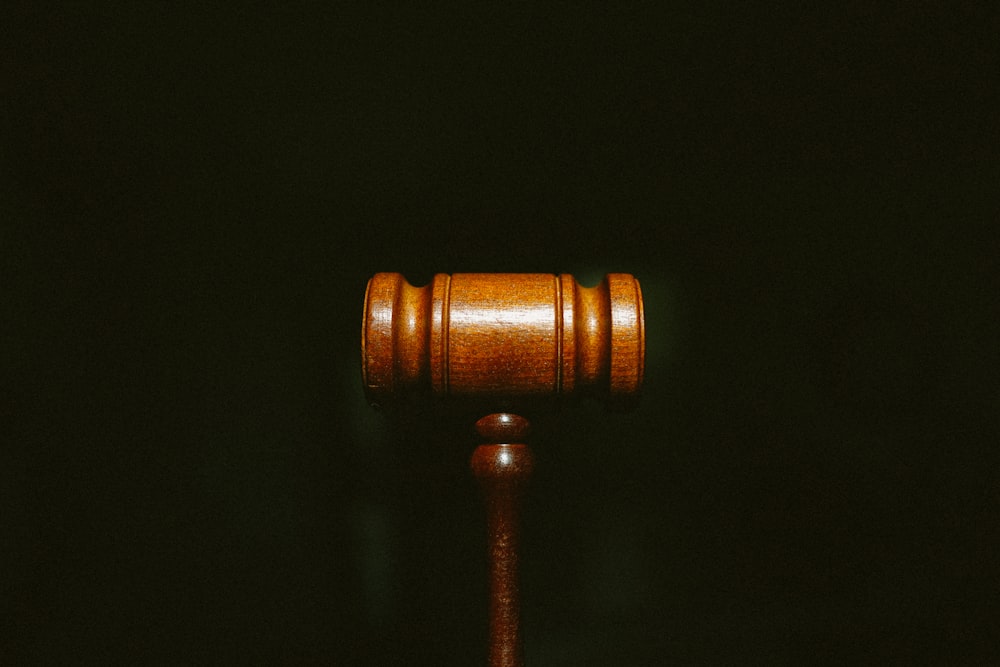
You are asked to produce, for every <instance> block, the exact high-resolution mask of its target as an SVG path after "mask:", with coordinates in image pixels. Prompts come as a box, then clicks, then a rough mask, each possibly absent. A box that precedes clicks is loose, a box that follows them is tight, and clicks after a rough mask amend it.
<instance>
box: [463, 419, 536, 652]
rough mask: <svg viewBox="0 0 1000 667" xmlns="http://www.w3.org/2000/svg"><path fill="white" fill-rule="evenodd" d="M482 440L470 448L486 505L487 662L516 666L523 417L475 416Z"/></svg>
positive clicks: (525, 455)
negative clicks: (488, 596)
mask: <svg viewBox="0 0 1000 667" xmlns="http://www.w3.org/2000/svg"><path fill="white" fill-rule="evenodd" d="M476 430H477V431H478V432H479V435H480V437H481V438H483V440H484V442H485V444H482V445H480V446H479V447H477V448H476V450H475V452H473V454H472V460H471V467H472V472H473V474H474V475H475V476H476V479H478V480H479V485H480V488H481V489H482V493H483V500H484V502H485V505H486V520H487V543H488V554H489V581H490V643H489V661H488V663H487V664H488V665H489V667H521V666H522V665H523V664H524V650H523V644H522V641H521V618H520V587H519V581H518V543H519V542H520V505H521V500H522V498H523V495H524V490H525V487H526V485H527V483H528V480H529V479H530V477H531V473H532V470H533V468H534V456H533V455H532V452H531V450H530V449H529V448H528V446H527V445H525V444H524V439H525V437H526V436H527V434H528V420H527V419H524V418H523V417H520V416H518V415H513V414H509V413H498V414H491V415H487V416H486V417H483V418H482V419H480V420H479V421H478V422H476Z"/></svg>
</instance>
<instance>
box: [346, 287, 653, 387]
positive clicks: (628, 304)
mask: <svg viewBox="0 0 1000 667" xmlns="http://www.w3.org/2000/svg"><path fill="white" fill-rule="evenodd" d="M361 348H362V368H363V376H364V385H365V390H366V392H367V395H368V397H369V400H371V401H372V402H375V403H384V402H389V401H391V400H392V399H393V398H398V397H401V396H403V395H406V394H410V393H419V392H425V393H430V394H434V395H438V396H471V397H479V398H494V397H496V398H503V397H531V396H539V397H540V396H555V395H571V394H576V395H593V396H605V397H609V398H611V399H613V400H617V399H622V398H627V397H635V396H637V395H638V393H639V391H640V389H641V388H642V381H643V367H644V361H645V331H644V322H643V307H642V292H641V289H640V287H639V282H638V281H637V280H636V279H635V278H633V277H632V276H631V275H628V274H624V273H611V274H608V275H607V276H605V278H604V280H603V281H602V282H601V283H600V284H599V285H597V286H596V287H591V288H585V287H581V286H580V285H579V283H577V282H576V281H575V280H574V279H573V277H572V276H568V275H561V276H557V275H552V274H544V273H518V274H486V273H466V274H461V273H459V274H455V275H452V276H449V275H447V274H438V275H436V276H434V279H433V280H432V281H431V283H430V284H429V285H426V286H424V287H413V286H412V285H410V284H409V283H408V282H407V281H406V280H405V279H404V278H403V276H401V275H400V274H398V273H379V274H376V275H375V276H374V277H373V278H372V279H371V280H370V281H369V283H368V291H367V294H366V296H365V310H364V322H363V329H362V343H361Z"/></svg>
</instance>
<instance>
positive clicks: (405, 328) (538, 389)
mask: <svg viewBox="0 0 1000 667" xmlns="http://www.w3.org/2000/svg"><path fill="white" fill-rule="evenodd" d="M643 327H644V325H643V313H642V293H641V292H640V290H639V282H638V281H637V280H636V279H635V278H633V277H632V276H630V275H628V274H624V273H609V274H608V275H606V276H605V277H604V280H602V281H601V283H600V284H599V285H597V286H596V287H589V288H587V287H581V286H580V285H579V284H578V283H577V282H576V280H574V279H573V277H572V276H567V275H561V276H556V275H552V274H544V273H516V274H503V273H456V274H454V275H451V276H449V275H448V274H444V273H439V274H437V275H436V276H434V279H433V280H432V281H431V283H430V284H429V285H427V286H424V287H414V286H412V285H410V284H409V283H408V282H406V279H405V278H403V276H402V275H400V274H398V273H378V274H376V275H375V276H374V277H373V278H372V279H371V280H369V281H368V291H367V293H366V294H365V310H364V324H363V329H362V334H361V354H362V368H363V376H364V385H365V392H366V393H367V395H368V399H369V400H370V401H371V402H373V403H376V404H380V403H387V402H391V401H393V400H395V399H399V398H402V397H404V396H406V395H415V394H431V395H436V396H453V397H465V398H471V399H478V404H480V405H482V406H484V407H485V408H486V409H487V411H488V412H489V414H487V415H486V416H484V417H482V418H481V419H479V421H478V422H477V423H476V430H477V431H478V432H479V436H480V438H481V439H482V440H483V441H485V442H483V443H482V444H481V445H479V447H478V448H476V450H475V451H474V452H473V454H472V460H471V466H472V471H473V473H474V474H475V476H476V478H477V479H478V480H479V483H480V487H481V489H482V492H483V497H484V499H485V501H486V513H487V525H488V542H489V544H488V554H489V579H490V606H489V610H490V613H489V616H490V625H489V638H490V641H489V661H488V664H489V666H490V667H523V664H524V656H523V647H522V641H521V631H520V607H519V587H518V575H517V570H518V553H517V551H518V550H517V545H518V541H519V530H518V524H519V508H520V504H521V499H522V496H523V491H524V488H525V486H526V485H527V483H528V481H529V478H530V477H531V471H532V469H533V467H534V456H533V454H532V452H531V449H530V448H529V447H528V446H527V444H525V442H524V440H525V438H526V436H527V434H528V430H529V422H528V420H527V419H526V418H524V417H522V416H521V415H517V414H513V413H511V412H508V411H507V410H508V407H507V406H509V405H511V404H515V403H518V402H519V401H518V399H523V400H521V401H520V402H521V403H522V404H524V405H526V406H527V407H530V410H531V411H533V412H534V411H536V410H537V409H538V407H539V405H540V403H542V402H543V401H540V400H539V399H542V398H545V397H559V396H564V395H574V396H587V395H591V396H600V397H603V398H605V399H607V401H608V402H609V403H610V404H612V405H622V404H626V405H627V404H628V403H630V402H631V401H630V400H629V399H633V398H634V397H636V396H637V395H638V393H639V390H640V388H641V387H642V379H643V365H644V357H645V332H644V328H643Z"/></svg>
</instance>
